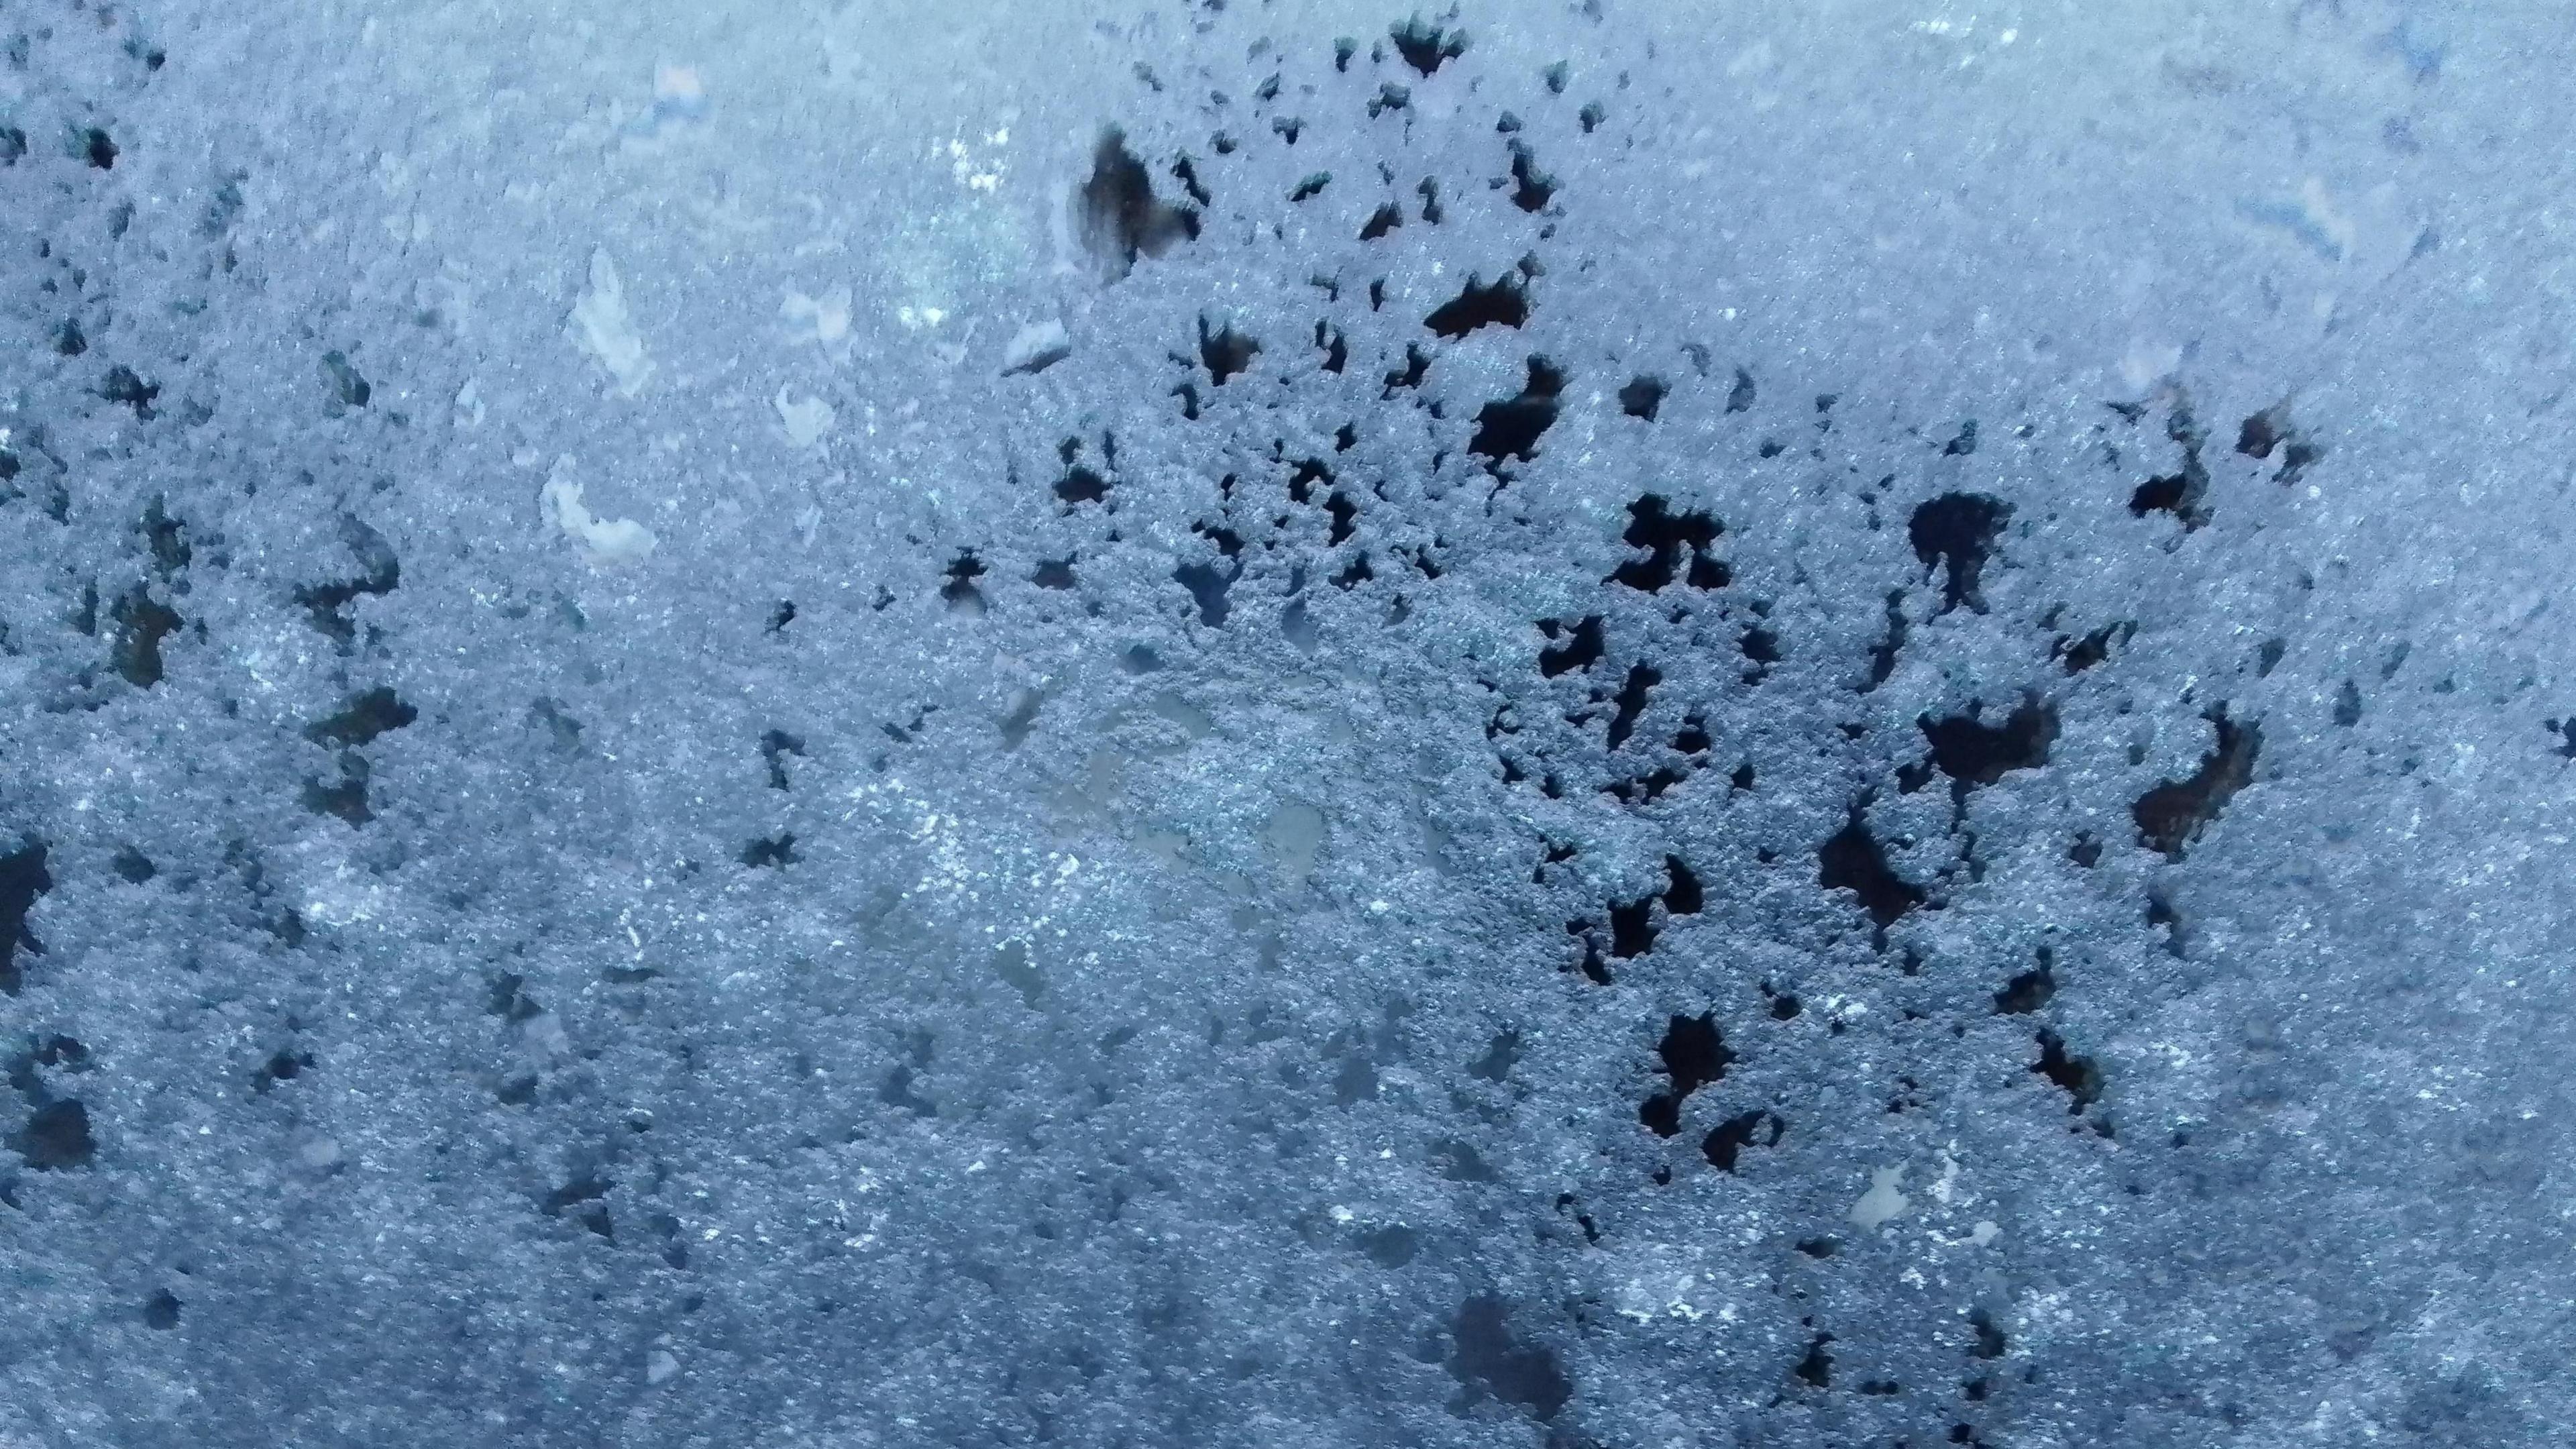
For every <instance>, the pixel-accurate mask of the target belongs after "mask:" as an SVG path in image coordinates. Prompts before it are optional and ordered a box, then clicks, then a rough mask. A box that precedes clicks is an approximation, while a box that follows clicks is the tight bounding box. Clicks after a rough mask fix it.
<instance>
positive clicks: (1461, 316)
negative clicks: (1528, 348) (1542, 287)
mask: <svg viewBox="0 0 2576 1449" xmlns="http://www.w3.org/2000/svg"><path fill="white" fill-rule="evenodd" d="M1528 320H1529V292H1528V290H1527V289H1526V288H1525V287H1524V286H1523V285H1522V283H1521V279H1520V275H1519V273H1517V272H1505V273H1503V274H1502V275H1501V276H1500V277H1498V278H1496V279H1495V280H1494V281H1492V282H1490V283H1488V282H1482V281H1479V280H1478V279H1477V278H1476V276H1475V274H1473V273H1470V274H1469V275H1468V277H1467V282H1466V285H1465V286H1463V287H1461V288H1460V289H1459V291H1458V295H1457V296H1455V297H1452V298H1450V299H1449V300H1448V301H1446V302H1443V303H1441V304H1440V305H1439V306H1438V307H1436V308H1434V309H1433V310H1432V312H1431V314H1430V315H1429V316H1427V317H1425V318H1423V319H1422V325H1423V326H1425V327H1428V328H1430V329H1431V330H1432V331H1433V332H1434V333H1435V334H1437V335H1439V336H1442V337H1464V336H1466V335H1467V334H1468V333H1471V332H1473V331H1475V330H1476V329H1477V328H1479V327H1518V326H1520V325H1521V324H1522V323H1524V322H1527V321H1528Z"/></svg>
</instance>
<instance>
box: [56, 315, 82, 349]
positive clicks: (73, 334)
mask: <svg viewBox="0 0 2576 1449" xmlns="http://www.w3.org/2000/svg"><path fill="white" fill-rule="evenodd" d="M53 340H54V353H55V355H56V356H58V357H78V356H80V355H81V354H82V353H84V352H87V351H89V339H88V338H87V337H85V336H83V335H82V334H81V326H80V323H79V322H78V321H76V320H74V319H72V318H69V317H66V318H64V319H63V320H62V321H61V322H60V323H58V324H57V325H56V326H55V328H54V339H53Z"/></svg>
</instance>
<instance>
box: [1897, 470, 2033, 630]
mask: <svg viewBox="0 0 2576 1449" xmlns="http://www.w3.org/2000/svg"><path fill="white" fill-rule="evenodd" d="M2011 517H2012V505H2010V504H2008V503H2005V502H2004V501H2002V500H2001V499H1998V498H1989V497H1987V496H1986V495H1984V494H1982V493H1944V494H1942V495H1941V496H1940V497H1938V498H1934V499H1931V500H1929V501H1928V502H1925V503H1924V504H1922V505H1921V506H1919V507H1917V508H1916V509H1915V510H1914V516H1913V518H1912V520H1911V521H1909V522H1908V523H1907V524H1906V534H1907V536H1908V537H1909V538H1910V539H1911V540H1912V541H1913V544H1914V556H1915V557H1916V558H1918V559H1920V560H1922V561H1923V567H1924V569H1925V571H1926V572H1927V573H1928V572H1929V571H1930V570H1931V569H1933V568H1934V567H1936V566H1937V567H1940V568H1942V569H1944V570H1946V571H1947V574H1948V579H1947V582H1946V583H1945V584H1944V585H1943V586H1942V590H1941V597H1942V607H1943V608H1944V609H1955V608H1958V607H1959V606H1960V605H1962V604H1965V605H1967V606H1968V607H1970V608H1972V609H1974V610H1976V611H1977V612H1978V613H1981V614H1982V613H1984V612H1985V609H1986V603H1985V599H1984V598H1983V597H1982V596H1981V595H1980V594H1979V593H1978V591H1977V583H1978V580H1979V578H1980V577H1981V576H1982V575H1983V574H1984V572H1985V567H1986V561H1987V560H1988V558H1990V557H1991V556H1992V555H1993V552H1994V546H1995V540H1996V538H1998V537H1999V536H2001V535H2002V533H2003V529H2004V524H2005V522H2006V521H2007V520H2009V519H2010V518H2011Z"/></svg>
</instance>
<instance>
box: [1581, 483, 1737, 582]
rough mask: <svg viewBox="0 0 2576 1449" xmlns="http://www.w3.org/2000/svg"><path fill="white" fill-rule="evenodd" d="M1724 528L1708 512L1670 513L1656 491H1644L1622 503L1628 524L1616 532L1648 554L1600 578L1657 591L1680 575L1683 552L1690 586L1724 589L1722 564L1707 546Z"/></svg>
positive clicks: (1624, 541) (1725, 573)
mask: <svg viewBox="0 0 2576 1449" xmlns="http://www.w3.org/2000/svg"><path fill="white" fill-rule="evenodd" d="M1725 531H1726V529H1725V526H1724V525H1722V524H1720V523H1719V522H1718V521H1717V520H1716V519H1715V518H1712V517H1710V516H1709V515H1708V514H1706V513H1696V512H1694V513H1674V512H1672V511H1671V509H1670V506H1669V505H1668V504H1666V503H1665V502H1664V500H1663V498H1662V497H1661V496H1660V495H1657V494H1653V493H1649V494H1647V495H1646V496H1644V497H1642V498H1640V499H1638V500H1637V501H1636V502H1634V503H1631V504H1629V505H1628V528H1627V531H1626V532H1624V533H1622V534H1621V535H1620V536H1619V537H1620V541H1621V542H1623V543H1625V544H1627V545H1628V546H1629V547H1630V548H1642V549H1646V550H1649V552H1648V554H1647V556H1646V557H1644V558H1632V559H1630V560H1628V561H1627V562H1626V563H1623V564H1621V565H1619V567H1618V568H1616V569H1614V570H1612V571H1611V574H1610V577H1609V579H1608V580H1607V581H1606V582H1610V583H1620V584H1626V585H1627V586H1628V587H1630V588H1632V589H1636V590H1639V591H1641V592H1644V593H1649V594H1651V593H1655V592H1658V591H1660V590H1661V589H1663V587H1664V586H1665V585H1667V584H1670V583H1671V582H1672V581H1673V579H1674V578H1675V577H1676V576H1677V575H1679V574H1681V572H1682V556H1683V553H1684V551H1685V550H1687V551H1688V553H1689V555H1690V571H1689V576H1688V582H1689V584H1690V586H1691V587H1692V588H1695V589H1715V588H1724V587H1725V586H1726V584H1727V583H1728V582H1729V575H1728V573H1727V567H1726V564H1725V563H1724V561H1722V560H1720V559H1719V558H1717V557H1716V556H1715V555H1714V554H1712V553H1711V552H1710V551H1709V550H1710V548H1711V547H1712V546H1713V545H1714V544H1715V543H1716V542H1717V538H1718V535H1720V534H1722V533H1724V532H1725Z"/></svg>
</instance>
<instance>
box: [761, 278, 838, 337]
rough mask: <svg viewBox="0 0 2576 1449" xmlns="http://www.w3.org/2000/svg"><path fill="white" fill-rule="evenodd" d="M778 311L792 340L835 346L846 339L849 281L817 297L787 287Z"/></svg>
mask: <svg viewBox="0 0 2576 1449" xmlns="http://www.w3.org/2000/svg"><path fill="white" fill-rule="evenodd" d="M778 315H779V316H780V317H782V318H784V319H786V322H787V325H788V329H789V337H790V339H791V340H792V341H796V342H812V343H816V344H818V345H820V346H822V347H824V348H826V349H839V348H841V347H843V346H845V345H846V344H847V343H848V342H849V340H850V288H849V284H848V283H846V282H845V283H843V284H841V285H840V286H837V287H834V288H833V289H832V290H830V291H828V292H825V293H824V294H823V295H822V296H820V297H808V296H806V295H805V294H804V293H802V292H799V291H797V290H796V289H795V288H793V287H790V288H788V289H787V296H786V300H784V301H782V302H780V303H779V304H778Z"/></svg>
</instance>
